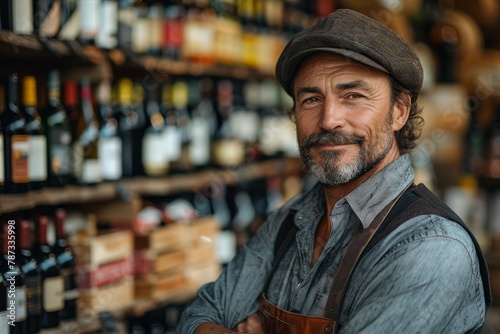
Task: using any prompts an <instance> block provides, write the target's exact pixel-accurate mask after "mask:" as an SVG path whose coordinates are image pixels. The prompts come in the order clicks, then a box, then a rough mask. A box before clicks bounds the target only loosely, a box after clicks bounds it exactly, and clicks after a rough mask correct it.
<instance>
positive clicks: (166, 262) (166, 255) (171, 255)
mask: <svg viewBox="0 0 500 334" xmlns="http://www.w3.org/2000/svg"><path fill="white" fill-rule="evenodd" d="M184 254H185V253H184V251H183V250H177V251H170V252H163V253H162V252H159V251H155V250H136V251H135V254H134V262H135V265H134V272H135V274H136V275H147V274H149V273H154V274H159V273H161V272H165V271H170V270H173V269H175V268H180V267H182V266H183V265H184V257H185V256H184Z"/></svg>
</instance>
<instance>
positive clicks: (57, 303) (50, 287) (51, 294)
mask: <svg viewBox="0 0 500 334" xmlns="http://www.w3.org/2000/svg"><path fill="white" fill-rule="evenodd" d="M63 296H64V281H63V278H62V277H61V276H57V277H48V278H46V279H45V280H44V281H43V309H44V310H45V312H54V311H60V310H62V309H63V307H64V299H63Z"/></svg>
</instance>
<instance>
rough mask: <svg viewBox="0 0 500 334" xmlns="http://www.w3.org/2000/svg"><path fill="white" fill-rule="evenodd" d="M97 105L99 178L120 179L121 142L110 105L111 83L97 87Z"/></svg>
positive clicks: (116, 122)
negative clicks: (99, 116) (98, 120)
mask: <svg viewBox="0 0 500 334" xmlns="http://www.w3.org/2000/svg"><path fill="white" fill-rule="evenodd" d="M96 99H97V104H98V105H99V111H100V114H101V125H100V129H99V144H98V153H97V156H98V157H99V163H100V166H101V167H100V168H101V176H102V178H103V180H106V181H116V180H119V179H120V178H121V177H122V140H121V138H120V136H119V133H118V121H117V119H116V117H115V111H114V110H113V107H112V105H111V83H110V82H109V81H107V80H104V81H102V82H101V83H100V84H99V86H98V87H97V92H96Z"/></svg>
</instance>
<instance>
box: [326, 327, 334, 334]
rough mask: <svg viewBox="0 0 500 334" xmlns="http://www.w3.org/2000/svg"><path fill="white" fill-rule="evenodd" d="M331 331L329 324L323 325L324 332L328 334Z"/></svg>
mask: <svg viewBox="0 0 500 334" xmlns="http://www.w3.org/2000/svg"><path fill="white" fill-rule="evenodd" d="M331 332H332V328H331V327H330V326H326V327H325V333H326V334H330V333H331Z"/></svg>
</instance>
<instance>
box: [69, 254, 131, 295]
mask: <svg viewBox="0 0 500 334" xmlns="http://www.w3.org/2000/svg"><path fill="white" fill-rule="evenodd" d="M133 274H134V260H133V259H132V258H131V257H129V258H127V259H123V260H118V261H115V262H111V263H107V264H103V265H101V266H98V267H89V266H86V265H77V266H76V268H75V279H76V284H77V287H78V289H89V288H95V287H100V286H103V285H106V284H109V283H112V282H116V281H119V280H122V279H124V278H126V277H129V276H132V275H133Z"/></svg>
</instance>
